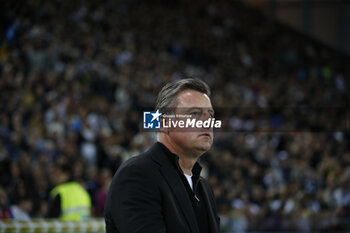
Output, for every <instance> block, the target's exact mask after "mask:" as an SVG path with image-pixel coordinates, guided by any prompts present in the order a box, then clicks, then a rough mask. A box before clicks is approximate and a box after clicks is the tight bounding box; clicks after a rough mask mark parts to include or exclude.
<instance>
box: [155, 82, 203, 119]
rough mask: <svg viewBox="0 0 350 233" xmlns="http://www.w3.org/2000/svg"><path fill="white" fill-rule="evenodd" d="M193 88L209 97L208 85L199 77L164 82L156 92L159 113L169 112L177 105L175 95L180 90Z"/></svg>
mask: <svg viewBox="0 0 350 233" xmlns="http://www.w3.org/2000/svg"><path fill="white" fill-rule="evenodd" d="M188 89H190V90H195V91H199V92H201V93H204V94H206V95H207V96H209V97H210V88H209V86H208V85H207V84H206V83H205V82H203V81H202V80H199V79H192V78H189V79H181V80H177V81H174V82H171V83H168V84H166V85H165V86H164V87H163V88H162V90H161V91H160V92H159V94H158V98H157V102H156V109H157V110H159V112H161V113H171V110H170V109H174V108H175V107H176V105H177V102H176V97H177V94H179V93H180V92H181V91H184V90H188Z"/></svg>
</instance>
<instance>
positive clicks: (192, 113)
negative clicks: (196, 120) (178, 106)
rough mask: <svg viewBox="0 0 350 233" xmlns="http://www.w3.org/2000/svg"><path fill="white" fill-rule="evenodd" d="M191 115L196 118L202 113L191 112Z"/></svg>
mask: <svg viewBox="0 0 350 233" xmlns="http://www.w3.org/2000/svg"><path fill="white" fill-rule="evenodd" d="M191 115H192V116H194V117H197V116H199V115H200V112H191Z"/></svg>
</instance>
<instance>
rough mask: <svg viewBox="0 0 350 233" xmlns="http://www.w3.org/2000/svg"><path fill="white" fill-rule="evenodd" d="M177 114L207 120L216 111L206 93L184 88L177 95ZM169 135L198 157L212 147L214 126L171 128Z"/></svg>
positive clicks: (183, 148) (178, 145)
mask: <svg viewBox="0 0 350 233" xmlns="http://www.w3.org/2000/svg"><path fill="white" fill-rule="evenodd" d="M175 114H185V115H191V116H192V119H193V118H195V119H196V120H201V121H205V120H207V119H211V118H212V117H213V116H214V111H213V108H212V105H211V102H210V99H209V97H208V96H207V95H206V94H204V93H201V92H198V91H195V90H184V91H182V92H180V93H179V94H178V95H177V106H176V110H175ZM180 119H181V118H180ZM180 119H179V118H177V120H180ZM169 137H170V139H171V141H172V143H174V144H175V146H176V147H178V148H179V149H181V150H183V151H184V152H185V153H186V154H193V156H194V157H196V156H198V154H200V155H201V154H203V153H204V152H206V151H208V150H209V149H210V147H211V145H212V143H213V128H204V127H203V128H200V129H198V128H194V129H193V128H192V129H189V128H187V129H186V130H179V129H169Z"/></svg>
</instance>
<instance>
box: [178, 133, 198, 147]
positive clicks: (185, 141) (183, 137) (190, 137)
mask: <svg viewBox="0 0 350 233" xmlns="http://www.w3.org/2000/svg"><path fill="white" fill-rule="evenodd" d="M172 137H173V139H174V140H176V142H177V143H178V144H181V145H190V144H191V143H192V142H193V141H194V139H195V138H196V135H195V134H194V133H192V132H173V135H172Z"/></svg>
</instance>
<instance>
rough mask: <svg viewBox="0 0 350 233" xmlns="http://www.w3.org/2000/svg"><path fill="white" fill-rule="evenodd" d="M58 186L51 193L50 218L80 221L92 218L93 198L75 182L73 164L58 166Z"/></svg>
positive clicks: (48, 215) (48, 214) (56, 175)
mask: <svg viewBox="0 0 350 233" xmlns="http://www.w3.org/2000/svg"><path fill="white" fill-rule="evenodd" d="M55 178H56V182H57V183H58V185H57V186H56V187H55V188H54V189H53V190H52V191H51V193H50V198H51V203H50V207H49V210H48V213H47V217H48V218H59V219H60V220H68V221H80V220H84V219H87V218H88V217H90V212H91V210H90V209H91V198H90V195H89V193H88V192H87V191H86V190H85V189H84V188H83V187H82V186H81V185H80V184H79V183H78V182H75V181H73V168H72V166H71V164H68V163H64V164H60V165H58V167H57V169H56V174H55Z"/></svg>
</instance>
